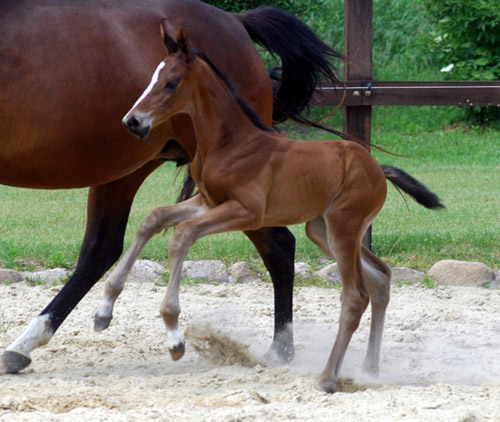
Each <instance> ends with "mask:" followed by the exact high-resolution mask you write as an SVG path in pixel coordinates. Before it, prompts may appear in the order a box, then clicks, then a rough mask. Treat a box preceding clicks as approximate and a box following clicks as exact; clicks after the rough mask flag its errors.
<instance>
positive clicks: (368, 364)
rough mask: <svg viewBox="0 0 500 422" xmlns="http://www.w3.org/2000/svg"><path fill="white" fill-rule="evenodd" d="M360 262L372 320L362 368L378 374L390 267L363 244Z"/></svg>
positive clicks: (372, 373)
mask: <svg viewBox="0 0 500 422" xmlns="http://www.w3.org/2000/svg"><path fill="white" fill-rule="evenodd" d="M361 262H362V264H363V274H364V279H365V281H366V289H367V290H368V294H369V296H370V303H371V308H372V320H371V325H370V340H369V342H368V351H367V353H366V357H365V361H364V363H363V370H364V371H365V372H367V373H369V374H371V375H375V376H376V375H378V372H379V360H380V349H381V346H382V333H383V331H384V320H385V311H386V308H387V305H388V304H389V296H390V288H391V286H390V284H391V268H390V267H389V266H388V265H387V264H386V263H385V262H383V261H381V260H380V259H379V258H378V257H377V256H375V255H374V254H373V253H372V252H370V251H369V250H368V249H367V248H366V247H365V246H362V247H361Z"/></svg>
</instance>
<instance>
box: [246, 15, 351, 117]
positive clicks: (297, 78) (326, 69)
mask: <svg viewBox="0 0 500 422" xmlns="http://www.w3.org/2000/svg"><path fill="white" fill-rule="evenodd" d="M236 17H237V18H238V19H239V20H240V21H241V23H242V24H243V26H244V27H245V29H246V30H247V32H248V34H249V35H250V38H252V40H254V41H255V42H256V43H258V44H260V45H262V46H263V47H264V48H266V49H267V50H269V52H270V53H271V54H276V55H278V56H279V57H280V59H281V62H282V67H281V76H276V75H277V74H276V72H274V70H273V72H272V74H271V76H272V79H273V90H274V113H273V120H274V121H275V122H282V121H284V120H286V119H290V118H291V119H293V120H296V121H299V122H301V123H306V124H311V123H312V122H311V121H310V120H308V119H307V117H305V116H304V115H302V111H303V110H304V109H306V107H307V105H308V103H309V102H310V100H311V98H312V96H313V94H314V90H315V88H316V86H317V85H318V82H319V81H320V79H326V80H328V81H329V82H333V83H336V82H338V79H337V77H336V76H335V72H336V69H335V66H334V65H333V64H332V63H331V60H332V59H342V60H344V59H345V57H344V56H343V55H342V54H340V53H338V52H336V51H335V50H333V49H331V48H330V47H329V46H328V45H326V44H325V43H324V42H323V41H321V40H320V39H319V38H318V36H317V35H316V34H315V33H314V32H313V31H312V30H311V29H310V28H309V27H308V26H307V25H306V24H305V23H303V22H302V21H300V20H299V19H297V18H296V17H295V16H293V15H291V14H290V13H288V12H285V11H283V10H280V9H275V8H272V7H259V8H257V9H255V10H250V11H248V12H245V13H242V14H238V15H236Z"/></svg>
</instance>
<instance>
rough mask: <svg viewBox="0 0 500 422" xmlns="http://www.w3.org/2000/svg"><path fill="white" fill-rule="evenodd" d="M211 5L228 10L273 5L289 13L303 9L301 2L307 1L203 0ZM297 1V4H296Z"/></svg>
mask: <svg viewBox="0 0 500 422" xmlns="http://www.w3.org/2000/svg"><path fill="white" fill-rule="evenodd" d="M205 3H209V4H211V5H212V6H216V7H218V8H220V9H222V10H226V11H228V12H244V11H245V10H250V9H255V8H257V7H259V6H273V7H277V8H279V9H284V10H288V11H289V12H291V13H297V12H301V11H303V10H304V8H303V7H302V3H304V4H305V3H308V2H307V1H298V2H297V1H293V0H267V1H266V0H240V1H234V0H205ZM297 3H298V4H297Z"/></svg>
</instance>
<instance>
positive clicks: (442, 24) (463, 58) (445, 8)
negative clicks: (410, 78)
mask: <svg viewBox="0 0 500 422" xmlns="http://www.w3.org/2000/svg"><path fill="white" fill-rule="evenodd" d="M424 4H425V7H426V11H427V14H428V16H429V18H430V19H431V21H432V22H433V23H434V24H435V32H434V34H433V35H434V40H433V43H432V44H431V45H430V48H431V51H433V52H434V54H435V55H436V56H437V57H438V58H439V59H440V60H441V63H442V67H443V68H444V67H446V66H450V67H451V65H453V66H452V67H451V69H450V70H449V71H448V72H446V73H447V75H448V77H449V78H450V79H453V80H499V79H500V7H499V4H498V0H424ZM466 111H467V115H468V117H469V118H470V119H471V120H472V121H473V122H475V123H479V124H482V123H488V122H492V121H498V120H500V108H499V107H473V108H470V109H466Z"/></svg>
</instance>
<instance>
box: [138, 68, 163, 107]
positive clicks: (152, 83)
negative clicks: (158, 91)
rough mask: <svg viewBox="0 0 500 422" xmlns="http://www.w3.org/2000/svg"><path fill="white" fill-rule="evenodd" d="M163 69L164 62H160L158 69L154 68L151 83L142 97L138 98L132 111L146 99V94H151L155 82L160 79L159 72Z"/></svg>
mask: <svg viewBox="0 0 500 422" xmlns="http://www.w3.org/2000/svg"><path fill="white" fill-rule="evenodd" d="M164 67H165V62H161V63H160V64H159V65H158V67H157V68H156V70H155V73H153V77H152V78H151V82H150V83H149V85H148V87H147V88H146V90H145V91H144V92H143V93H142V95H141V96H140V97H139V99H138V100H137V101H136V102H135V104H134V106H133V107H132V109H134V108H136V107H137V105H139V104H140V102H141V101H142V100H144V98H146V97H147V96H148V94H149V93H150V92H151V90H152V89H153V87H154V86H155V85H156V82H158V78H159V77H160V72H161V70H162V69H163V68H164Z"/></svg>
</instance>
